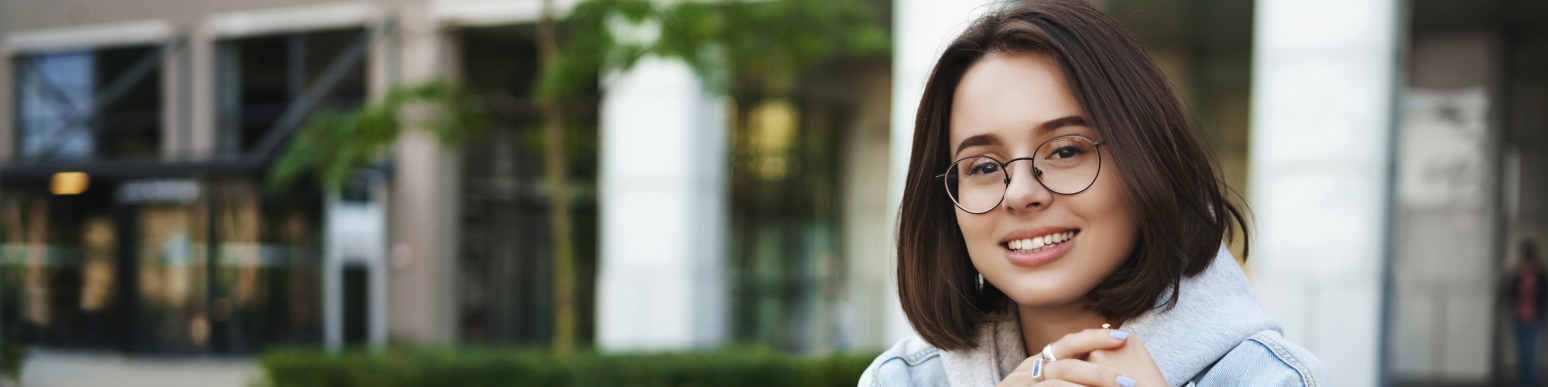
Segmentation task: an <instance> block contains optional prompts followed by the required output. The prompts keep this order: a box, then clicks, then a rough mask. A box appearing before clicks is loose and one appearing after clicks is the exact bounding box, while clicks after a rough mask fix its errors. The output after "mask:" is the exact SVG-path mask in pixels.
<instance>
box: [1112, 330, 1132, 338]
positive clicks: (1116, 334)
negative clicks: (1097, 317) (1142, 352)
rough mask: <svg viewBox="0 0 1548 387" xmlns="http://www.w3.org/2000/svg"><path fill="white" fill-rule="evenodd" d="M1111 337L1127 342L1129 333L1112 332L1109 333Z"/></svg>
mask: <svg viewBox="0 0 1548 387" xmlns="http://www.w3.org/2000/svg"><path fill="white" fill-rule="evenodd" d="M1111 335H1113V338H1114V339H1118V340H1128V339H1129V332H1128V331H1113V332H1112V333H1111Z"/></svg>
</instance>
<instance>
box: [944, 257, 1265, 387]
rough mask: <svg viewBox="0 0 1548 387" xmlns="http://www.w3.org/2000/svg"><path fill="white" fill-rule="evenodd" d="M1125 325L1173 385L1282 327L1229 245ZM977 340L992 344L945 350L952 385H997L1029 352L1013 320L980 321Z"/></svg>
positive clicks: (948, 374)
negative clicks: (1170, 301)
mask: <svg viewBox="0 0 1548 387" xmlns="http://www.w3.org/2000/svg"><path fill="white" fill-rule="evenodd" d="M1167 294H1168V297H1170V293H1167ZM1162 301H1163V302H1164V301H1165V299H1163V300H1162ZM1123 329H1124V330H1127V331H1129V332H1131V333H1132V334H1134V335H1135V336H1136V337H1140V338H1142V340H1143V341H1144V342H1145V349H1146V350H1149V351H1150V356H1151V357H1152V358H1154V359H1155V360H1156V365H1157V366H1158V367H1160V369H1161V374H1162V375H1164V376H1166V382H1167V384H1169V385H1172V386H1181V385H1184V384H1186V383H1187V382H1188V381H1189V380H1191V379H1192V378H1193V377H1194V376H1196V375H1198V374H1199V373H1201V372H1203V371H1204V370H1205V369H1208V368H1209V367H1210V365H1212V364H1214V363H1215V361H1217V360H1219V359H1220V358H1221V357H1223V356H1225V355H1226V353H1229V352H1231V350H1232V349H1234V348H1236V347H1237V346H1238V345H1240V344H1241V343H1242V342H1243V341H1245V340H1247V339H1248V338H1249V337H1252V336H1253V335H1254V334H1257V333H1259V332H1262V331H1266V330H1272V331H1275V332H1280V331H1281V329H1280V326H1279V321H1277V320H1275V319H1274V318H1273V317H1271V316H1269V315H1268V313H1267V312H1264V311H1263V307H1262V305H1260V304H1259V303H1258V296H1257V294H1256V293H1254V292H1253V291H1252V285H1251V284H1249V283H1248V282H1247V276H1246V275H1245V274H1243V273H1242V269H1241V267H1240V266H1238V265H1237V264H1236V259H1235V258H1233V257H1232V256H1231V253H1230V252H1229V251H1227V250H1226V248H1225V246H1221V248H1220V251H1219V252H1218V253H1216V255H1215V260H1214V262H1212V263H1211V264H1210V266H1209V268H1208V269H1205V270H1204V272H1203V273H1201V274H1199V275H1197V276H1194V277H1192V278H1185V279H1183V281H1182V284H1181V294H1180V298H1179V299H1178V301H1177V306H1176V307H1175V308H1173V309H1171V310H1168V311H1165V312H1163V311H1161V310H1153V311H1151V312H1149V313H1145V314H1143V315H1140V316H1139V317H1138V318H1135V319H1134V320H1130V321H1128V322H1126V323H1124V324H1123ZM979 343H984V344H992V345H980V346H979V347H978V348H974V349H971V350H966V351H946V352H944V353H942V354H941V360H942V361H943V362H944V363H943V364H944V365H945V369H946V377H947V380H949V381H950V382H951V386H952V387H968V386H993V385H995V384H998V383H999V381H1000V380H1001V379H1003V378H1004V377H1005V375H1006V374H1007V373H1009V372H1010V371H1011V370H1014V369H1015V368H1016V366H1017V365H1019V364H1020V363H1021V361H1022V360H1024V359H1026V357H1027V354H1026V353H1025V351H1024V350H1023V349H1022V343H1021V332H1020V328H1019V327H1017V325H1016V322H1015V320H1014V319H1008V320H1005V321H998V322H994V323H989V324H982V325H981V326H980V334H979Z"/></svg>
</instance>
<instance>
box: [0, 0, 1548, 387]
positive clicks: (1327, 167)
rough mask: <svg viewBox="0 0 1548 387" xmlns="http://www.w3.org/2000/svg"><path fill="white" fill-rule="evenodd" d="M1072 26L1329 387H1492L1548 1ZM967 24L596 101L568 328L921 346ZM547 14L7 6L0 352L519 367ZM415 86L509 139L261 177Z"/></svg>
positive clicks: (2, 18) (1526, 198)
mask: <svg viewBox="0 0 1548 387" xmlns="http://www.w3.org/2000/svg"><path fill="white" fill-rule="evenodd" d="M1094 2H1095V3H1097V4H1098V5H1099V6H1101V7H1104V8H1105V9H1107V10H1108V11H1109V13H1110V14H1112V15H1114V16H1115V17H1117V18H1118V19H1119V20H1120V21H1121V22H1123V23H1124V24H1125V25H1126V26H1127V27H1128V28H1129V29H1130V30H1131V31H1133V32H1134V33H1135V34H1136V35H1137V36H1138V37H1139V38H1140V39H1141V40H1142V41H1143V42H1144V44H1145V46H1146V49H1147V50H1149V51H1150V52H1151V54H1152V55H1153V57H1154V58H1155V59H1156V61H1157V63H1158V64H1160V66H1161V67H1162V69H1163V71H1165V72H1166V73H1167V75H1168V76H1169V77H1170V78H1171V81H1172V82H1173V83H1174V85H1176V86H1177V88H1178V90H1179V93H1181V94H1182V98H1184V100H1185V101H1187V102H1188V103H1189V105H1190V106H1191V107H1192V108H1193V109H1194V111H1195V113H1196V117H1195V119H1196V121H1197V122H1199V123H1200V125H1201V127H1202V128H1203V129H1204V133H1205V136H1206V137H1207V138H1208V139H1209V140H1210V141H1211V145H1212V146H1213V148H1214V149H1215V150H1216V152H1217V153H1216V155H1217V157H1219V158H1220V159H1221V161H1222V163H1223V165H1224V173H1225V175H1226V180H1227V182H1228V183H1229V184H1230V185H1231V186H1232V187H1234V188H1235V189H1237V190H1238V191H1240V192H1242V193H1243V194H1244V200H1245V201H1246V203H1247V204H1248V205H1249V207H1251V208H1252V210H1253V211H1254V212H1255V214H1256V224H1257V227H1258V228H1257V230H1256V232H1255V237H1256V238H1257V239H1255V242H1257V243H1255V244H1254V245H1253V246H1252V255H1251V258H1250V259H1249V260H1248V261H1247V263H1246V264H1245V267H1246V268H1247V269H1248V272H1249V275H1250V276H1252V278H1253V280H1254V282H1255V285H1256V286H1257V290H1258V294H1259V296H1260V297H1261V298H1262V299H1263V301H1264V304H1265V307H1266V308H1267V309H1268V310H1269V311H1270V312H1271V313H1273V314H1275V315H1276V316H1278V317H1279V318H1280V319H1281V320H1282V321H1283V322H1284V324H1285V329H1286V334H1287V336H1288V337H1290V338H1291V339H1292V340H1296V341H1297V342H1300V343H1302V344H1303V345H1305V346H1306V347H1307V348H1308V349H1310V350H1312V351H1313V352H1314V353H1316V354H1318V355H1319V356H1321V357H1322V360H1323V361H1324V363H1325V364H1327V365H1328V367H1329V370H1330V371H1331V372H1332V374H1333V376H1334V378H1335V379H1336V380H1338V382H1339V384H1342V385H1376V384H1426V383H1451V384H1485V383H1495V382H1501V381H1508V380H1510V378H1511V376H1510V375H1512V374H1513V370H1514V369H1515V367H1517V365H1516V364H1515V360H1514V357H1513V356H1512V355H1511V354H1512V353H1514V352H1513V351H1514V347H1513V344H1512V343H1513V342H1514V341H1513V340H1512V339H1511V337H1510V333H1509V332H1510V326H1509V319H1508V318H1507V315H1506V312H1507V308H1505V307H1504V304H1503V303H1502V301H1501V300H1502V299H1501V297H1500V295H1499V292H1498V289H1499V286H1500V284H1501V283H1502V281H1504V279H1503V277H1502V275H1503V273H1506V272H1507V271H1508V269H1509V268H1510V267H1513V266H1512V265H1514V261H1513V260H1512V259H1513V258H1511V257H1514V256H1516V250H1515V247H1514V246H1517V245H1518V242H1519V241H1521V240H1524V239H1534V240H1541V238H1542V235H1540V234H1541V233H1542V231H1543V227H1545V225H1548V218H1545V216H1548V212H1545V210H1544V209H1545V208H1548V207H1545V206H1544V204H1545V203H1544V202H1541V200H1539V199H1538V198H1541V197H1544V195H1543V193H1542V192H1540V191H1541V190H1543V189H1545V188H1544V187H1548V186H1545V185H1544V184H1543V183H1544V182H1545V181H1548V175H1545V173H1548V172H1545V171H1548V157H1544V156H1545V155H1544V154H1539V153H1542V151H1541V149H1548V147H1545V146H1544V145H1545V144H1540V143H1542V142H1544V141H1548V136H1545V135H1544V133H1548V131H1545V130H1548V129H1545V126H1548V116H1544V115H1543V114H1542V112H1543V111H1548V110H1545V109H1543V108H1544V106H1543V104H1544V103H1548V97H1545V95H1548V94H1544V93H1548V89H1545V85H1548V83H1545V82H1544V80H1545V79H1548V78H1545V76H1548V74H1544V73H1542V71H1541V70H1540V69H1543V68H1548V66H1545V61H1548V45H1545V44H1544V42H1548V30H1544V29H1543V27H1539V26H1538V25H1539V24H1541V23H1532V21H1534V20H1544V18H1545V17H1548V8H1545V7H1544V6H1542V5H1537V4H1535V3H1533V2H1529V1H1524V0H1490V1H1483V2H1459V1H1452V0H1413V1H1397V0H1385V1H1363V2H1343V1H1331V0H1316V1H1305V0H1296V1H1292V0H1258V1H1227V0H1097V1H1094ZM990 3H994V2H988V1H967V2H942V1H927V0H893V1H890V2H875V5H877V8H878V12H879V14H878V17H879V18H881V19H882V20H884V21H885V22H886V23H889V25H890V28H891V30H892V31H893V40H894V53H893V59H892V61H891V63H885V62H872V61H860V60H855V61H837V62H836V63H833V64H831V65H829V66H825V67H823V68H820V69H817V70H813V71H811V73H810V74H803V75H802V77H800V79H801V81H800V82H799V84H797V85H792V86H791V87H790V88H789V90H788V91H786V92H783V93H780V94H778V95H765V96H750V97H748V96H744V97H743V100H734V99H733V98H730V97H726V96H721V95H717V94H716V93H714V92H712V91H711V90H708V89H706V88H705V87H704V86H703V85H702V84H701V82H700V81H699V78H698V77H697V75H695V74H693V72H692V71H691V70H690V69H689V68H688V67H686V66H685V65H683V64H682V63H676V62H672V61H664V60H657V59H646V60H644V61H643V62H642V63H640V64H639V65H637V66H636V67H634V68H633V69H631V70H629V71H627V72H623V73H615V74H609V75H607V76H605V77H604V78H603V79H601V80H599V84H598V90H599V92H598V93H596V94H595V95H592V96H590V97H588V98H591V99H590V100H587V101H583V103H581V104H580V105H582V106H584V107H585V108H584V109H583V110H586V111H587V112H588V113H587V114H589V117H591V119H590V120H589V121H588V122H583V124H584V125H580V126H581V127H589V128H591V129H577V131H576V133H575V134H574V137H575V138H577V140H575V141H574V143H575V144H578V145H575V147H574V149H575V150H576V151H575V152H573V153H574V154H575V155H576V156H574V157H572V160H575V161H573V162H572V169H573V170H574V172H573V173H572V177H573V178H574V180H575V181H577V182H578V183H577V184H575V186H576V187H575V188H574V189H573V190H572V192H568V193H566V194H567V195H570V196H571V197H572V198H573V199H574V200H572V203H574V206H573V208H572V211H573V213H574V214H575V217H576V221H575V222H574V224H575V232H576V234H575V235H576V240H575V242H576V247H577V250H576V253H577V263H578V272H579V273H578V274H579V278H578V280H579V281H578V285H579V289H578V290H579V293H578V296H579V299H580V305H579V306H580V311H581V316H580V319H579V320H580V321H581V323H580V325H581V326H580V327H579V328H580V333H581V336H582V338H583V341H586V342H590V343H592V344H594V345H595V346H596V347H598V348H600V349H602V350H608V351H633V350H684V349H692V348H704V347H713V346H719V345H724V344H726V343H758V344H765V345H771V346H774V347H776V348H779V349H781V350H784V351H786V352H789V353H796V354H820V353H825V352H829V351H836V350H849V349H862V350H864V349H876V348H882V347H885V346H887V345H889V344H890V343H892V342H894V341H896V340H897V339H898V338H901V337H903V336H905V335H909V334H912V332H911V330H910V328H909V327H908V324H907V322H906V320H905V319H904V318H903V317H902V313H901V310H900V308H899V307H898V306H897V301H896V296H895V292H894V290H893V288H892V285H891V283H892V276H893V271H892V270H893V268H892V262H891V260H890V257H891V252H890V250H891V249H892V241H891V235H892V230H893V224H894V223H893V222H894V219H893V216H894V214H895V211H896V203H897V202H898V200H899V198H900V196H901V189H902V181H901V176H902V175H903V173H902V172H903V168H905V166H906V164H907V157H908V150H909V145H910V144H909V139H910V138H911V133H912V122H913V114H914V107H915V105H916V104H917V102H918V98H919V94H920V92H921V90H922V89H923V82H924V79H925V76H926V74H927V72H928V71H929V68H930V66H931V65H932V64H933V60H934V59H935V55H937V54H938V53H939V50H940V49H941V48H942V47H943V46H944V45H945V43H946V42H947V40H948V39H949V38H950V37H951V36H952V35H954V33H955V32H957V31H959V30H961V29H962V28H963V27H964V26H965V23H966V22H967V21H969V20H971V18H972V17H974V16H976V15H978V14H981V13H982V12H984V11H987V10H988V9H989V8H988V7H989V4H990ZM573 4H574V1H558V8H559V9H560V10H561V12H562V11H563V10H564V9H568V7H570V6H573ZM540 12H541V2H540V1H537V0H371V1H344V2H334V1H318V0H223V1H192V0H188V1H159V0H157V1H151V0H143V1H142V0H120V1H112V2H100V1H42V0H22V1H8V2H3V3H0V55H3V56H4V57H5V60H3V61H0V220H3V222H0V254H3V255H0V281H3V283H0V289H3V293H0V300H3V302H4V304H3V305H0V319H3V320H4V321H6V322H7V324H8V325H7V326H13V327H19V328H12V329H14V331H12V332H7V336H6V339H21V340H24V341H26V342H28V343H29V344H32V345H41V346H50V347H64V348H91V349H119V350H126V351H131V352H135V353H141V352H173V353H245V352H251V351H256V350H258V349H260V348H262V347H263V346H265V345H269V344H276V343H311V344H323V343H327V344H340V343H361V344H366V343H374V344H380V343H383V342H385V341H387V340H389V339H390V340H401V341H407V342H419V343H497V344H516V345H540V344H543V343H546V341H547V340H548V339H549V337H550V336H551V335H552V331H553V327H552V320H553V318H552V299H553V293H552V290H551V289H552V282H551V279H550V277H551V275H550V273H551V270H552V269H551V268H550V263H549V262H548V261H547V257H548V254H549V251H550V249H551V246H550V245H549V242H548V241H549V240H550V237H549V235H548V230H547V224H548V223H547V214H548V210H549V206H548V195H550V193H549V192H548V190H547V189H546V188H545V185H544V184H543V183H542V169H541V164H540V163H541V157H540V154H539V153H538V151H537V149H538V148H537V147H536V146H535V145H534V144H536V143H537V141H536V140H535V139H536V137H535V133H536V132H535V131H533V130H532V128H534V127H535V126H536V123H537V120H536V118H537V117H536V111H535V109H533V107H532V106H531V103H530V101H528V100H527V95H529V94H530V90H531V87H532V83H533V77H534V75H535V73H536V71H537V66H538V60H537V48H536V45H535V43H534V37H535V23H536V21H537V19H538V17H539V15H540ZM437 78H449V79H455V80H459V81H461V82H462V83H463V84H465V85H467V86H468V87H469V88H470V89H472V90H473V91H474V92H475V93H478V94H480V95H484V96H485V100H486V101H489V105H490V106H489V110H490V111H491V112H492V113H491V117H490V120H489V125H491V126H492V127H494V128H496V129H503V130H495V131H491V133H493V134H491V135H490V136H489V137H487V138H480V139H477V140H473V141H467V142H464V143H460V144H454V145H451V146H443V145H441V144H439V143H438V142H437V140H436V139H435V138H433V137H431V136H429V135H426V134H422V133H414V132H412V131H411V132H410V133H409V134H408V135H406V136H405V138H403V139H402V140H401V141H400V142H399V144H397V146H395V148H394V149H393V151H392V152H391V155H390V157H389V158H388V159H387V160H385V161H384V162H382V163H379V165H376V166H373V168H371V169H370V170H368V171H365V172H363V173H362V174H361V175H360V176H359V178H357V179H356V181H355V182H354V183H352V184H351V185H350V186H349V187H345V189H344V190H342V191H341V193H337V194H331V193H330V194H325V191H324V190H322V189H321V188H320V187H317V186H315V185H310V184H308V183H302V184H299V185H296V186H290V187H276V186H273V185H272V184H269V183H268V180H267V176H268V175H267V173H268V171H269V169H270V168H271V164H272V161H273V156H274V153H275V152H276V151H277V150H278V149H281V147H282V146H283V144H284V140H285V139H286V138H287V136H288V134H289V133H291V131H293V130H294V129H296V128H297V126H296V125H297V123H299V122H301V121H300V120H299V119H300V118H304V117H305V116H306V115H307V114H308V113H311V112H313V111H318V110H328V109H332V110H348V109H352V108H354V107H356V106H359V105H360V104H361V103H363V102H364V101H367V100H369V99H370V98H371V97H372V96H375V95H380V94H381V93H383V92H384V91H385V90H387V89H388V88H389V87H390V85H392V84H396V83H412V82H417V81H424V80H430V79H437ZM71 172H80V174H72V173H71ZM81 184H84V191H81V192H78V193H71V192H73V191H72V190H71V188H72V187H76V186H79V185H81ZM1240 249H1241V246H1233V251H1237V252H1240ZM1539 366H1541V365H1539Z"/></svg>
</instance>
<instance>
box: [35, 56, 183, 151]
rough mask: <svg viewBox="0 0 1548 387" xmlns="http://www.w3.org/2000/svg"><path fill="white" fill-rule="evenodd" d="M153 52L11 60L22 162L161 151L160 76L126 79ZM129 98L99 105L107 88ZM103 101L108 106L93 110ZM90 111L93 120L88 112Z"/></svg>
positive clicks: (155, 72)
mask: <svg viewBox="0 0 1548 387" xmlns="http://www.w3.org/2000/svg"><path fill="white" fill-rule="evenodd" d="M156 54H157V52H156V50H155V49H154V48H153V47H131V48H112V49H99V50H91V51H71V52H55V53H46V54H35V55H27V56H22V57H18V58H17V59H16V74H15V75H16V95H17V110H18V114H17V116H16V117H17V118H16V120H17V122H16V126H17V127H18V129H19V130H18V131H17V136H18V141H17V143H18V144H19V146H20V149H19V151H20V154H21V157H22V159H23V160H28V161H44V160H69V161H81V160H90V159H97V158H152V157H155V156H156V155H157V154H158V153H159V150H160V145H161V81H160V79H161V70H160V67H159V66H158V67H157V68H156V69H154V70H152V71H151V72H150V73H148V74H146V75H143V76H140V77H138V78H137V79H125V78H121V77H124V76H131V75H130V74H126V72H127V71H128V70H129V68H130V67H132V66H133V64H134V63H136V62H137V61H140V60H142V59H144V60H148V58H149V57H147V55H156ZM118 81H129V82H132V86H131V87H130V88H129V90H128V92H127V93H125V94H123V95H122V96H120V97H119V98H117V99H115V100H113V101H99V100H98V95H97V94H98V92H99V91H100V90H102V89H103V88H105V87H107V86H108V85H110V84H112V83H113V82H118ZM103 102H107V103H108V105H107V106H99V105H100V104H101V103H103ZM94 111H95V114H93V112H94Z"/></svg>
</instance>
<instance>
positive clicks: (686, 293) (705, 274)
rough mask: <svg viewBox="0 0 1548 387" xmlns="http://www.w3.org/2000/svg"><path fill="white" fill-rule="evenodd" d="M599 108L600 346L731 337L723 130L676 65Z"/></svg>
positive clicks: (614, 86) (614, 83) (636, 78)
mask: <svg viewBox="0 0 1548 387" xmlns="http://www.w3.org/2000/svg"><path fill="white" fill-rule="evenodd" d="M605 87H606V93H605V97H604V99H603V101H602V120H601V121H602V128H601V136H600V137H601V141H602V143H601V166H600V169H601V171H600V175H601V176H600V178H599V179H600V184H599V185H600V187H599V189H600V193H599V198H598V201H599V206H600V217H601V219H600V222H601V230H600V231H601V236H600V239H601V251H600V254H601V256H600V257H599V259H598V263H597V268H598V269H597V270H598V273H597V321H596V327H597V328H596V329H597V347H598V348H600V349H602V350H604V351H631V350H674V349H688V348H695V347H707V346H714V345H718V344H721V343H723V342H724V341H725V340H726V339H727V338H728V337H729V322H730V309H729V300H730V295H729V290H728V287H727V285H726V283H727V277H728V275H729V273H728V272H727V271H726V269H725V266H726V265H725V260H726V249H725V246H726V239H727V238H728V236H727V234H726V232H725V229H726V226H727V223H728V222H727V203H728V201H727V196H728V195H729V192H728V191H727V176H728V168H727V164H729V162H730V158H729V156H728V154H727V153H726V152H727V147H726V144H727V136H726V128H725V123H726V119H725V117H724V115H723V113H722V111H723V107H722V106H723V104H722V103H721V102H719V100H718V97H716V96H715V95H713V94H711V93H710V92H708V91H706V90H705V89H704V87H703V86H702V85H701V83H700V81H699V79H698V77H697V76H695V75H694V73H693V71H691V70H690V69H689V68H688V66H687V65H685V64H683V63H682V62H679V61H667V60H662V59H657V58H646V59H643V60H641V61H640V62H639V63H638V64H636V65H635V66H634V68H633V69H632V70H630V71H628V72H626V73H623V74H621V75H619V76H617V77H614V78H612V79H609V80H607V81H606V86H605Z"/></svg>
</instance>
